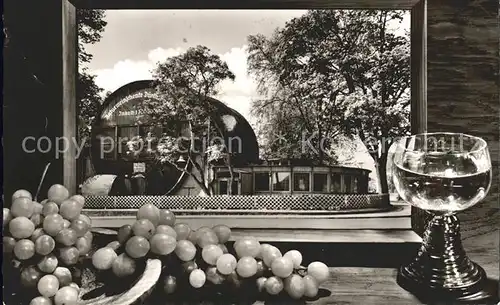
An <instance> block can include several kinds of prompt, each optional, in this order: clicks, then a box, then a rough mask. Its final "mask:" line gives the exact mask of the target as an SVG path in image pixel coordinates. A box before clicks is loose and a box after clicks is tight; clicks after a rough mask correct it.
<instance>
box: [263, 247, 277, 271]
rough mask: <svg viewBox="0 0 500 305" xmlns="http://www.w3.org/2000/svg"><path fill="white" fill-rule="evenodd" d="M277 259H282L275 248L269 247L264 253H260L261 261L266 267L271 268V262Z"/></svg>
mask: <svg viewBox="0 0 500 305" xmlns="http://www.w3.org/2000/svg"><path fill="white" fill-rule="evenodd" d="M279 257H282V255H281V252H280V250H279V249H278V248H276V247H275V246H271V247H270V248H266V249H265V250H264V253H262V260H263V261H264V264H266V266H268V267H271V265H272V263H273V261H274V260H275V259H277V258H279Z"/></svg>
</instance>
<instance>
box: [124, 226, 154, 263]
mask: <svg viewBox="0 0 500 305" xmlns="http://www.w3.org/2000/svg"><path fill="white" fill-rule="evenodd" d="M143 220H145V219H143ZM150 249H151V245H150V244H149V241H148V240H147V239H146V238H145V237H143V236H132V237H131V238H130V239H129V240H128V241H127V243H126V244H125V253H127V255H128V256H130V257H131V258H141V257H144V256H146V254H148V252H149V250H150Z"/></svg>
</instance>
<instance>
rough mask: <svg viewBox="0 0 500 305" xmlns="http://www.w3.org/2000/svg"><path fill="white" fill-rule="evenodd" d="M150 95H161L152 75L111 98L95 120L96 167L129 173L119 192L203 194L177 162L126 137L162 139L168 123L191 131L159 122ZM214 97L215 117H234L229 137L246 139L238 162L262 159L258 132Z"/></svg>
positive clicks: (98, 170) (122, 174)
mask: <svg viewBox="0 0 500 305" xmlns="http://www.w3.org/2000/svg"><path fill="white" fill-rule="evenodd" d="M147 99H160V96H159V95H158V94H157V93H156V89H155V86H154V83H153V82H152V81H150V80H142V81H135V82H132V83H129V84H126V85H124V86H122V87H121V88H119V89H118V90H116V91H115V92H113V93H112V94H111V95H109V96H108V97H107V98H106V100H105V101H104V103H103V105H102V107H101V109H100V111H99V113H98V116H97V119H96V121H95V123H94V126H92V145H91V156H92V162H93V166H94V168H95V171H96V173H97V174H111V175H116V176H117V177H118V178H119V179H123V178H125V179H126V181H127V183H130V182H132V183H130V184H131V187H130V188H128V190H125V191H121V192H118V193H119V194H122V195H198V194H199V192H200V189H199V187H197V185H196V183H194V181H192V180H191V179H189V175H186V174H185V173H183V172H181V171H179V170H178V169H176V168H175V167H174V166H172V165H168V164H159V162H158V160H157V159H156V158H155V156H154V154H153V153H151V152H149V151H148V150H147V149H145V148H146V147H144V149H141V150H140V151H138V153H132V152H131V151H130V149H129V148H128V146H127V141H128V140H130V139H133V138H134V137H137V136H140V137H143V138H144V137H148V136H152V137H154V138H157V139H158V138H161V137H162V135H163V134H164V132H166V131H167V129H168V131H169V132H172V130H173V129H174V130H175V132H176V133H177V134H178V135H179V136H181V135H182V136H189V130H188V128H187V127H186V124H184V123H183V122H168V123H167V124H163V125H162V126H158V125H157V124H155V122H154V120H153V118H152V117H151V115H150V113H148V109H147V108H146V107H143V105H144V103H145V102H146V100H147ZM210 102H211V103H212V105H213V106H214V107H215V108H216V113H217V116H218V117H217V118H213V119H216V120H222V119H224V118H225V117H230V118H231V121H232V122H233V126H231V128H228V129H226V130H225V131H224V132H225V135H224V139H233V138H236V137H238V138H240V139H241V141H240V143H241V147H240V148H239V152H240V153H239V154H238V156H237V158H236V165H238V164H245V165H246V164H251V163H256V162H258V160H259V154H258V144H257V138H256V136H255V133H254V131H253V129H252V127H251V126H250V124H249V123H248V122H247V121H246V120H245V118H244V117H243V116H242V115H241V114H239V113H238V112H237V111H235V110H233V109H231V108H229V107H228V106H226V105H225V104H224V103H222V102H221V101H218V100H216V99H213V98H210ZM153 148H154V147H153ZM138 176H139V177H140V178H141V179H143V180H144V181H143V183H139V185H137V183H134V180H133V179H132V180H128V179H129V178H133V177H138Z"/></svg>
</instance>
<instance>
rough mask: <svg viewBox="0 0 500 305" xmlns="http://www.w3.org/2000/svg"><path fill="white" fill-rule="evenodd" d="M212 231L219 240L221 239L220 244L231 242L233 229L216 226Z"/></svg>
mask: <svg viewBox="0 0 500 305" xmlns="http://www.w3.org/2000/svg"><path fill="white" fill-rule="evenodd" d="M212 230H213V231H214V232H215V234H216V235H217V238H219V243H221V244H225V243H227V242H228V241H229V238H230V237H231V229H230V228H229V227H228V226H225V225H217V226H214V227H213V228H212Z"/></svg>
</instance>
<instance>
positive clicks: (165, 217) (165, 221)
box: [160, 209, 175, 226]
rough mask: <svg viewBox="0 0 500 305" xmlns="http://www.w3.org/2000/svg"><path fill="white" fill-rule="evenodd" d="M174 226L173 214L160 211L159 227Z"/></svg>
mask: <svg viewBox="0 0 500 305" xmlns="http://www.w3.org/2000/svg"><path fill="white" fill-rule="evenodd" d="M174 224H175V214H174V213H173V212H172V211H169V210H165V209H162V210H160V225H167V226H173V225H174Z"/></svg>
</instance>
